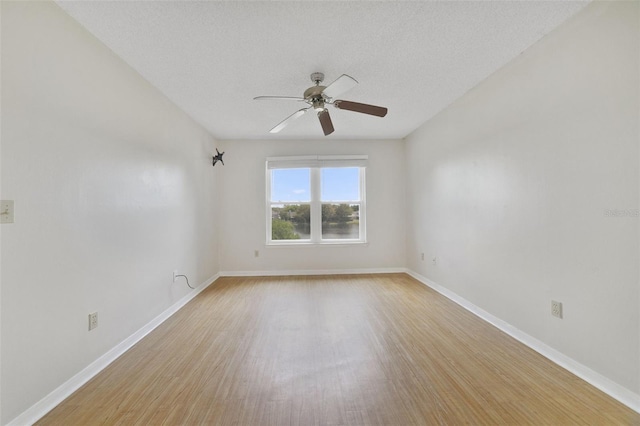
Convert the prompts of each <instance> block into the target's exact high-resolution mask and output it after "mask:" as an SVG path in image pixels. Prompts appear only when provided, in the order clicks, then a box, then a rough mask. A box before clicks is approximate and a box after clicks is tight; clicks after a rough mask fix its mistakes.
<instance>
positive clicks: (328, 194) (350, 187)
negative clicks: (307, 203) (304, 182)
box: [321, 167, 360, 201]
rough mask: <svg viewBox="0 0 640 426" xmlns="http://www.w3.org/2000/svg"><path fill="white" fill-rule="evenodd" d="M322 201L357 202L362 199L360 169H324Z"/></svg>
mask: <svg viewBox="0 0 640 426" xmlns="http://www.w3.org/2000/svg"><path fill="white" fill-rule="evenodd" d="M321 185H322V194H321V200H322V201H356V200H359V199H360V169H358V168H357V167H331V168H324V169H322V177H321Z"/></svg>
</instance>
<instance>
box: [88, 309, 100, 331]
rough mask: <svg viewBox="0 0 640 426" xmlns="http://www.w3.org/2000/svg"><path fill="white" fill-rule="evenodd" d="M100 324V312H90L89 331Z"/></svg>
mask: <svg viewBox="0 0 640 426" xmlns="http://www.w3.org/2000/svg"><path fill="white" fill-rule="evenodd" d="M97 326H98V313H97V312H94V313H92V314H89V331H91V330H93V329H94V328H96V327H97Z"/></svg>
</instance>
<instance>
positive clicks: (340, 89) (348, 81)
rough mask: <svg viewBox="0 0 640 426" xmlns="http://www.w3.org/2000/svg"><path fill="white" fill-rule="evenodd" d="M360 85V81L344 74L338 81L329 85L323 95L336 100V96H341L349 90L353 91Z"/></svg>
mask: <svg viewBox="0 0 640 426" xmlns="http://www.w3.org/2000/svg"><path fill="white" fill-rule="evenodd" d="M357 85H358V81H357V80H356V79H355V78H353V77H351V76H348V75H346V74H342V75H341V76H340V77H338V78H337V79H336V81H334V82H333V83H331V84H330V85H328V86H327V87H326V88H325V89H324V90H323V91H322V93H323V94H324V95H325V96H326V97H327V98H335V97H336V96H340V95H341V94H343V93H344V92H346V91H347V90H349V89H352V88H354V87H356V86H357Z"/></svg>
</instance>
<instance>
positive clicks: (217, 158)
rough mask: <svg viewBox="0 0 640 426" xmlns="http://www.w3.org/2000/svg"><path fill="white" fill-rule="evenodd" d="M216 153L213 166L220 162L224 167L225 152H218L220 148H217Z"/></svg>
mask: <svg viewBox="0 0 640 426" xmlns="http://www.w3.org/2000/svg"><path fill="white" fill-rule="evenodd" d="M216 152H217V154H216V155H214V156H213V166H214V167H215V165H216V163H217V162H218V161H219V162H221V163H222V165H223V166H224V161H222V156H223V155H224V152H220V151H218V148H216Z"/></svg>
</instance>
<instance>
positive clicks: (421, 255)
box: [420, 253, 424, 262]
mask: <svg viewBox="0 0 640 426" xmlns="http://www.w3.org/2000/svg"><path fill="white" fill-rule="evenodd" d="M420 259H422V261H423V262H424V253H420Z"/></svg>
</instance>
